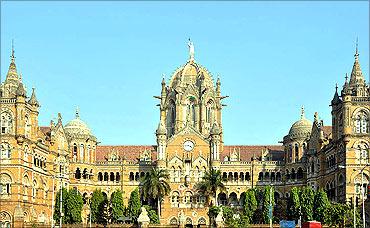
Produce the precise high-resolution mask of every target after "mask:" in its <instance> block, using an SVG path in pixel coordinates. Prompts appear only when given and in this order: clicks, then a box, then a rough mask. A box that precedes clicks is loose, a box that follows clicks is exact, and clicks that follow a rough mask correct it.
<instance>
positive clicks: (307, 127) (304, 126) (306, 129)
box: [288, 107, 312, 138]
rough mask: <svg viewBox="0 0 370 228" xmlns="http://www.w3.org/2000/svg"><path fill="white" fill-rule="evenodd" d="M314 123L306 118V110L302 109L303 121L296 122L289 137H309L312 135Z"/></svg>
mask: <svg viewBox="0 0 370 228" xmlns="http://www.w3.org/2000/svg"><path fill="white" fill-rule="evenodd" d="M311 130H312V122H311V121H309V120H308V119H306V117H305V116H304V108H303V107H302V113H301V119H300V120H298V121H296V122H295V123H294V124H293V125H292V127H291V128H290V130H289V134H288V136H290V137H291V138H300V137H307V136H309V135H310V134H311Z"/></svg>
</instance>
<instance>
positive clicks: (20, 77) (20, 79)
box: [19, 71, 22, 82]
mask: <svg viewBox="0 0 370 228" xmlns="http://www.w3.org/2000/svg"><path fill="white" fill-rule="evenodd" d="M19 81H20V82H22V72H21V71H19Z"/></svg>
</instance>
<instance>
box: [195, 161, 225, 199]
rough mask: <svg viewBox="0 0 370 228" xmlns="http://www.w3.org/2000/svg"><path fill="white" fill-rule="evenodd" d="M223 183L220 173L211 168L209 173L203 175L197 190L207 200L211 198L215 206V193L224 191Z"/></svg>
mask: <svg viewBox="0 0 370 228" xmlns="http://www.w3.org/2000/svg"><path fill="white" fill-rule="evenodd" d="M223 181H225V180H224V178H222V175H221V171H220V170H217V169H214V168H213V167H211V168H210V169H209V171H207V172H206V173H205V174H204V176H203V178H202V181H201V182H199V183H198V185H197V188H198V190H199V191H200V192H201V193H202V194H204V195H205V196H207V198H209V197H210V196H212V197H213V199H214V201H215V203H216V206H217V199H216V194H217V191H218V190H220V191H224V190H225V189H226V188H225V185H224V183H223ZM208 201H209V200H208Z"/></svg>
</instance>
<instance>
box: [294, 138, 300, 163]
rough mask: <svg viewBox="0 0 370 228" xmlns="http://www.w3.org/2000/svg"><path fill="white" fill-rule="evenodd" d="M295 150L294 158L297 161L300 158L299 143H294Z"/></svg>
mask: <svg viewBox="0 0 370 228" xmlns="http://www.w3.org/2000/svg"><path fill="white" fill-rule="evenodd" d="M294 152H295V154H294V160H295V161H296V162H297V161H298V159H299V148H298V144H297V143H296V144H295V145H294Z"/></svg>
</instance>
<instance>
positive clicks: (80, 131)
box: [64, 110, 95, 137]
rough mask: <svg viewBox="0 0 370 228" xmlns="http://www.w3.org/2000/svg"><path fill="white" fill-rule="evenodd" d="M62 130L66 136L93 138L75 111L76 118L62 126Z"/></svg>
mask: <svg viewBox="0 0 370 228" xmlns="http://www.w3.org/2000/svg"><path fill="white" fill-rule="evenodd" d="M64 130H65V132H66V134H67V135H68V136H72V135H81V136H93V137H95V136H94V135H93V134H92V132H91V130H90V128H89V127H88V126H87V124H86V123H85V122H83V121H82V120H81V119H80V115H79V112H78V110H76V118H75V119H73V120H71V121H70V122H69V123H67V124H66V125H65V126H64Z"/></svg>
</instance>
